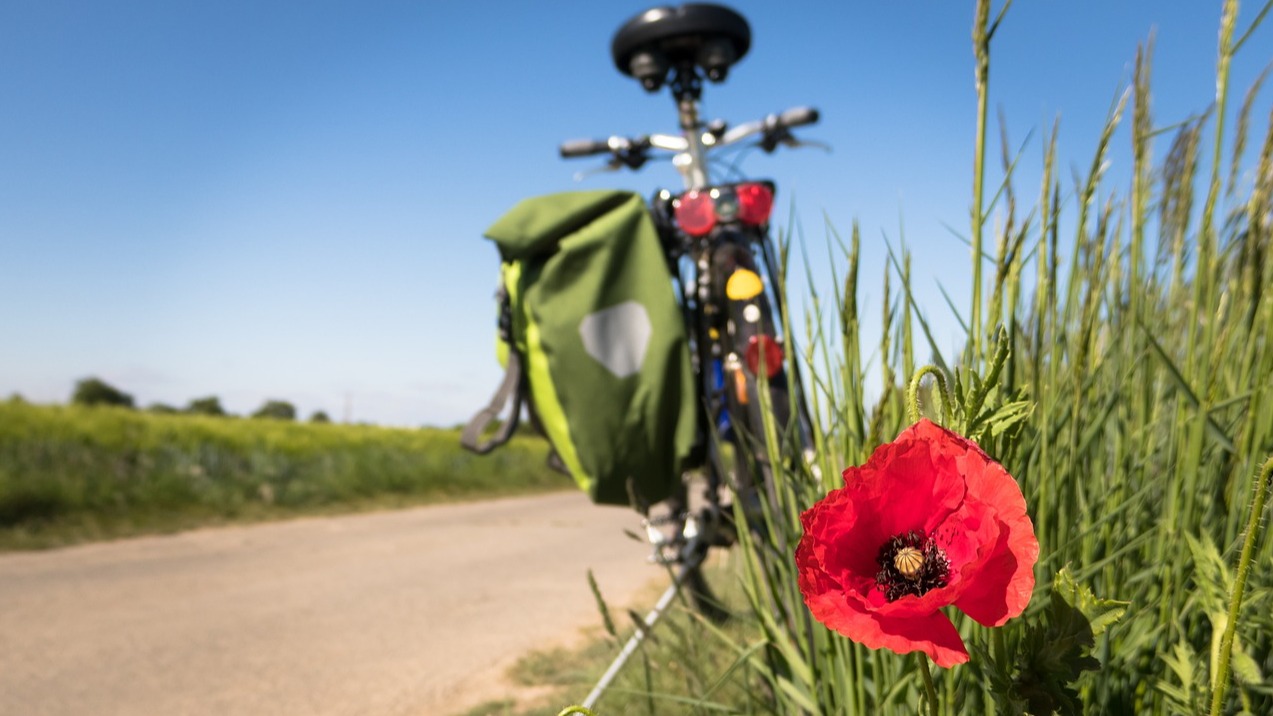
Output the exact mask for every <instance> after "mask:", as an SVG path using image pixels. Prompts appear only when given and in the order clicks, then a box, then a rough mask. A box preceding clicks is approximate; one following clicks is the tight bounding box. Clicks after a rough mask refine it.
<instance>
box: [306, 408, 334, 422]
mask: <svg viewBox="0 0 1273 716" xmlns="http://www.w3.org/2000/svg"><path fill="white" fill-rule="evenodd" d="M309 421H310V422H311V423H330V422H331V421H332V419H331V418H329V417H328V416H327V413H324V412H323V411H321V410H315V411H314V414H313V415H311V416H309Z"/></svg>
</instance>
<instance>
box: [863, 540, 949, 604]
mask: <svg viewBox="0 0 1273 716" xmlns="http://www.w3.org/2000/svg"><path fill="white" fill-rule="evenodd" d="M899 555H900V559H899ZM875 563H876V564H878V565H879V567H880V571H879V572H877V573H876V575H875V583H876V584H878V585H879V586H880V589H882V590H884V596H885V598H887V599H888V600H889V601H890V602H895V601H897V600H898V599H901V598H902V597H904V596H906V595H907V594H913V595H915V596H917V597H918V596H921V595H923V594H925V593H926V592H928V591H929V590H931V589H938V588H941V587H944V586H946V584H947V583H948V582H949V581H950V560H949V559H947V558H946V553H945V552H943V551H942V550H941V548H940V547H938V546H937V543H936V542H934V541H933V538H932V537H930V536H928V535H926V534H924V533H923V532H919V531H917V530H911V531H909V532H905V533H903V534H899V535H896V536H894V537H892V538H890V539H889V540H888V541H887V542H885V543H884V545H883V546H882V547H880V553H879V555H878V556H877V557H876V558H875ZM917 563H918V564H917Z"/></svg>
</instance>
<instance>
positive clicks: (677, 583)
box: [583, 536, 702, 709]
mask: <svg viewBox="0 0 1273 716" xmlns="http://www.w3.org/2000/svg"><path fill="white" fill-rule="evenodd" d="M694 539H698V537H697V536H696V537H695V538H694ZM687 553H688V554H701V553H700V551H699V550H687ZM701 561H702V558H701V557H700V558H699V559H698V561H697V562H694V563H686V564H682V565H681V568H680V570H678V571H677V574H676V579H674V580H673V581H672V585H671V586H669V587H668V588H667V591H665V592H663V596H661V597H659V601H658V602H657V603H655V605H654V608H653V609H651V610H650V613H649V614H646V615H645V619H644V620H643V622H642V623H638V624H637V630H636V633H635V634H633V635H632V638H630V639H628V643H627V644H624V645H623V650H622V651H620V652H619V655H618V656H616V657H615V658H614V661H612V662H610V668H608V669H606V673H604V674H602V676H601V680H600V681H598V682H597V685H596V686H594V687H592V692H591V693H589V694H588V698H586V699H584V700H583V707H584V708H586V709H591V708H592V707H593V706H595V705H596V703H597V700H598V699H600V698H601V694H603V693H604V692H605V690H606V689H607V688H609V686H610V682H611V681H614V678H615V677H616V676H618V675H619V671H620V670H621V669H623V665H624V664H626V663H627V661H628V659H629V658H630V657H631V656H632V654H633V653H634V652H636V649H637V647H638V646H640V645H641V642H643V641H645V637H646V636H648V635H649V633H650V630H651V629H653V628H654V625H655V624H656V623H658V621H659V619H660V618H661V617H662V616H663V612H664V611H665V610H666V609H667V608H668V605H670V604H671V603H672V600H673V599H675V598H676V593H677V592H678V591H680V589H681V582H683V581H685V575H687V574H689V572H690V571H691V570H693V569H697V568H698V562H701Z"/></svg>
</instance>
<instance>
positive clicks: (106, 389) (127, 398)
mask: <svg viewBox="0 0 1273 716" xmlns="http://www.w3.org/2000/svg"><path fill="white" fill-rule="evenodd" d="M71 402H72V403H74V404H75V405H118V406H121V407H124V408H131V407H133V396H131V395H129V394H128V393H125V392H124V391H122V390H119V389H118V388H116V387H114V386H112V385H110V384H109V383H107V382H106V381H104V380H101V379H100V378H85V379H83V380H81V381H78V382H77V383H76V384H75V392H74V393H72V394H71Z"/></svg>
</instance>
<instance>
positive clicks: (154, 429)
mask: <svg viewBox="0 0 1273 716" xmlns="http://www.w3.org/2000/svg"><path fill="white" fill-rule="evenodd" d="M546 456H547V446H546V443H544V442H543V441H542V440H534V439H530V438H515V439H514V440H513V441H511V442H510V443H509V444H508V445H506V446H505V447H504V448H502V449H501V450H498V451H496V452H495V453H493V454H491V455H489V456H485V457H479V456H476V455H473V454H470V453H468V452H466V451H464V450H462V449H461V448H460V445H459V432H458V431H457V430H443V429H427V428H426V429H418V430H406V429H393V428H382V427H373V426H355V425H335V424H311V423H305V424H302V423H294V422H286V421H278V420H249V419H239V418H226V417H205V416H194V415H160V414H152V413H143V412H138V411H134V410H128V409H124V408H108V407H92V408H89V407H78V406H43V405H32V404H28V403H25V402H22V401H18V400H10V401H7V402H0V550H2V549H21V548H31V547H46V546H55V545H60V544H68V543H73V542H80V541H85V540H93V539H103V538H110V537H120V536H126V535H133V534H142V533H152V532H169V531H174V530H180V529H187V528H190V527H196V526H202V525H207V524H216V523H224V522H231V521H250V520H260V519H274V518H279V517H287V516H294V515H302V514H316V513H330V512H337V511H352V510H361V509H374V508H381V507H394V506H406V505H417V504H423V503H431V502H441V501H450V500H464V499H483V498H488V497H493V496H503V495H512V494H521V493H529V492H544V491H549V490H556V489H573V483H571V482H570V480H569V479H568V478H566V477H564V476H562V475H561V474H559V473H555V472H553V471H552V470H550V469H549V468H548V467H547V466H546V463H545V459H546Z"/></svg>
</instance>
